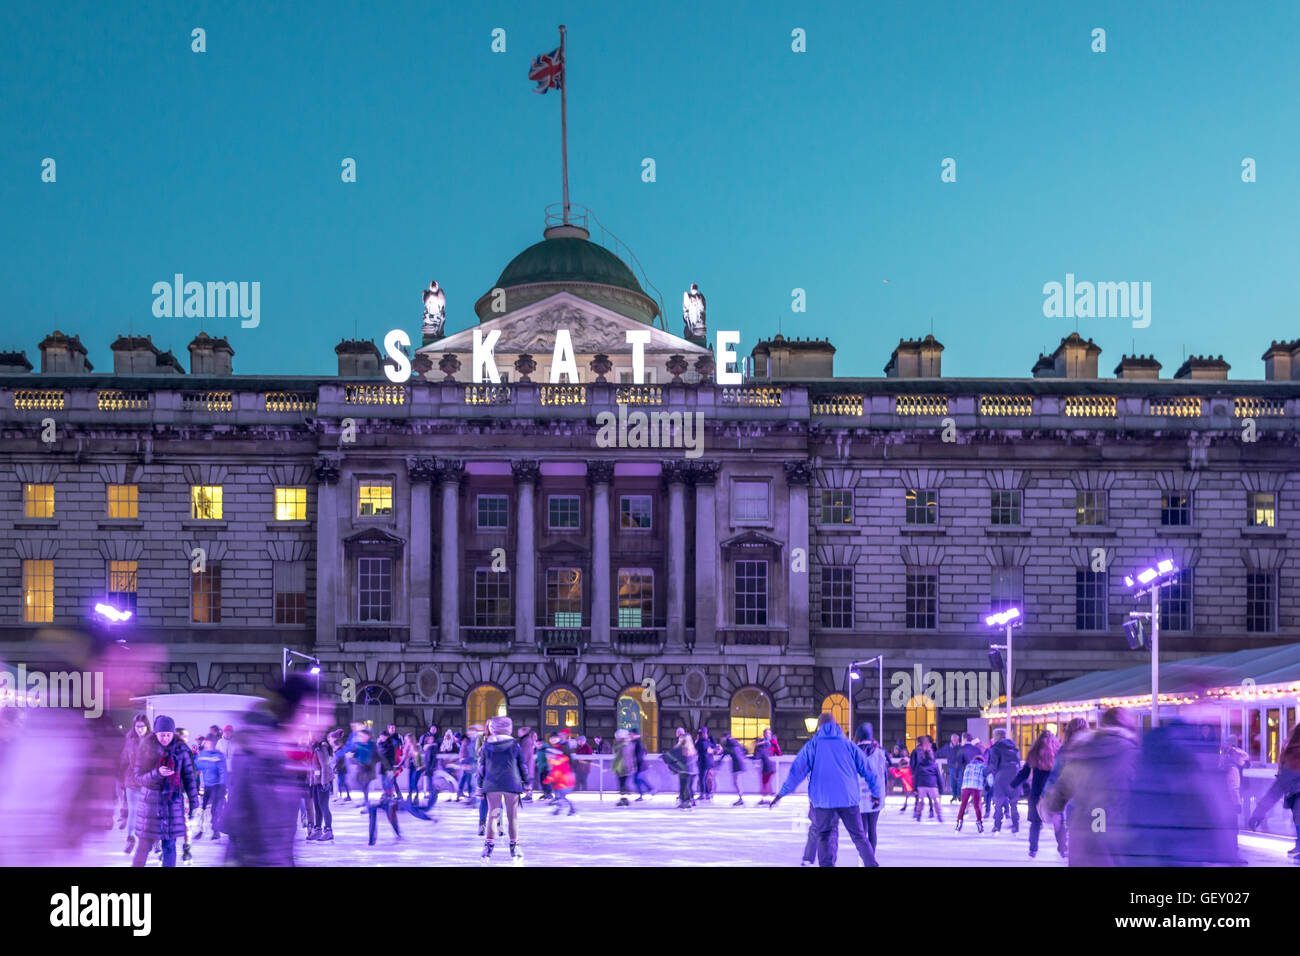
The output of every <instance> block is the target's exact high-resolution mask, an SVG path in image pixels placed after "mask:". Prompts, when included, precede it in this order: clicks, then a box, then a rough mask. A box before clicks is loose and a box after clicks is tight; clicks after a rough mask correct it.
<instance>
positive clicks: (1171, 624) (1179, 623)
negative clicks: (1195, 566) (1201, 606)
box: [1160, 568, 1192, 631]
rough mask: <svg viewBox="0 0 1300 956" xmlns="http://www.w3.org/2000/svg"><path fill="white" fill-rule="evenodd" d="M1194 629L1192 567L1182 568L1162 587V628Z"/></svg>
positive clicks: (1171, 629)
mask: <svg viewBox="0 0 1300 956" xmlns="http://www.w3.org/2000/svg"><path fill="white" fill-rule="evenodd" d="M1191 629H1192V569H1191V568H1182V569H1180V570H1179V572H1178V574H1177V576H1176V577H1174V579H1173V580H1171V581H1170V582H1169V583H1168V584H1166V585H1165V586H1164V587H1162V588H1161V589H1160V630H1162V631H1165V630H1169V631H1190V630H1191Z"/></svg>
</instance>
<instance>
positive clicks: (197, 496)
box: [190, 485, 223, 521]
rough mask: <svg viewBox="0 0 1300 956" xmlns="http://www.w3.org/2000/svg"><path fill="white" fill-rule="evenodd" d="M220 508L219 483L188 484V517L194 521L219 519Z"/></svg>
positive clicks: (221, 511)
mask: <svg viewBox="0 0 1300 956" xmlns="http://www.w3.org/2000/svg"><path fill="white" fill-rule="evenodd" d="M222 514H223V510H222V487H221V485H191V486H190V517H191V518H193V519H194V520H195V521H220V520H221V517H222Z"/></svg>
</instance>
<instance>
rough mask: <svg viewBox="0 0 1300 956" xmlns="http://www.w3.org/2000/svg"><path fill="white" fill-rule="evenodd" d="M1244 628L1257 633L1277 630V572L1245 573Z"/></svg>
mask: <svg viewBox="0 0 1300 956" xmlns="http://www.w3.org/2000/svg"><path fill="white" fill-rule="evenodd" d="M1246 630H1247V631H1250V632H1252V633H1257V634H1261V633H1263V634H1266V633H1271V632H1272V631H1275V630H1277V572H1276V571H1251V572H1250V573H1249V574H1247V575H1246Z"/></svg>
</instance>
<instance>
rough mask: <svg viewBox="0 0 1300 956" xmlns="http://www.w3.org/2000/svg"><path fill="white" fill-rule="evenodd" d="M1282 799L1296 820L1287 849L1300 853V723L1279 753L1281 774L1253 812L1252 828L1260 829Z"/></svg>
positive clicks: (1291, 852) (1278, 772) (1292, 818)
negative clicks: (1293, 838) (1269, 813)
mask: <svg viewBox="0 0 1300 956" xmlns="http://www.w3.org/2000/svg"><path fill="white" fill-rule="evenodd" d="M1279 800H1281V801H1282V806H1284V807H1286V808H1287V809H1288V810H1290V811H1291V821H1292V822H1293V823H1294V824H1295V837H1296V840H1295V846H1294V847H1292V848H1291V849H1290V850H1288V851H1287V855H1288V856H1293V857H1300V724H1297V725H1296V726H1295V727H1293V728H1292V729H1291V736H1290V737H1288V738H1287V742H1286V746H1285V747H1283V748H1282V752H1281V753H1280V754H1278V755H1277V777H1276V778H1275V779H1274V780H1273V784H1272V786H1270V787H1269V788H1268V792H1267V793H1265V794H1264V796H1263V797H1261V798H1260V800H1259V803H1258V804H1256V805H1255V812H1254V813H1252V814H1251V815H1250V821H1249V825H1250V828H1251V829H1252V830H1258V829H1259V827H1260V825H1261V824H1262V823H1263V822H1264V817H1266V816H1268V811H1269V810H1271V809H1272V808H1273V804H1275V803H1277V802H1278V801H1279Z"/></svg>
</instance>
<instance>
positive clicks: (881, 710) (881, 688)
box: [849, 654, 885, 734]
mask: <svg viewBox="0 0 1300 956" xmlns="http://www.w3.org/2000/svg"><path fill="white" fill-rule="evenodd" d="M867 664H875V665H876V672H877V674H878V675H879V684H878V685H877V689H876V703H877V705H878V706H877V708H876V714H877V719H876V732H877V733H880V734H883V733H884V732H885V655H884V654H877V655H876V656H875V657H870V658H867V660H865V661H854V662H853V663H852V664H850V665H849V723H853V719H854V714H853V682H854V681H855V680H861V678H862V675H861V674H860V673H858V668H859V667H863V666H865V665H867ZM849 733H850V734H852V733H853V728H849Z"/></svg>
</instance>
